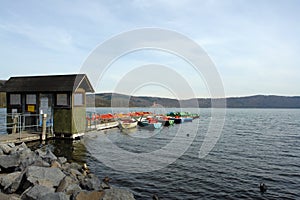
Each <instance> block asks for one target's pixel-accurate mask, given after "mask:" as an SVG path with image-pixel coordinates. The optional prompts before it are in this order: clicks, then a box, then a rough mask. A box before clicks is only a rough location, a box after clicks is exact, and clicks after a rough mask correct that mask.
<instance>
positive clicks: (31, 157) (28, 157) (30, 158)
mask: <svg viewBox="0 0 300 200" xmlns="http://www.w3.org/2000/svg"><path fill="white" fill-rule="evenodd" d="M19 156H20V158H19V159H20V165H19V167H20V169H21V170H24V169H26V168H27V167H28V166H30V165H32V164H33V163H35V161H36V160H37V158H38V157H37V156H36V154H35V153H34V152H32V151H31V150H30V149H24V150H22V151H20V152H19Z"/></svg>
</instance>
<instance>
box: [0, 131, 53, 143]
mask: <svg viewBox="0 0 300 200" xmlns="http://www.w3.org/2000/svg"><path fill="white" fill-rule="evenodd" d="M51 137H52V136H49V135H47V138H51ZM40 139H41V133H29V132H22V133H21V134H19V133H14V134H4V135H0V143H22V142H31V141H36V140H40Z"/></svg>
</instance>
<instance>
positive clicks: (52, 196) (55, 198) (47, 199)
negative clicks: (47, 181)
mask: <svg viewBox="0 0 300 200" xmlns="http://www.w3.org/2000/svg"><path fill="white" fill-rule="evenodd" d="M69 199H70V197H69V196H67V195H66V194H65V193H62V192H56V193H54V192H53V193H48V194H45V195H42V196H40V197H39V198H38V200H69Z"/></svg>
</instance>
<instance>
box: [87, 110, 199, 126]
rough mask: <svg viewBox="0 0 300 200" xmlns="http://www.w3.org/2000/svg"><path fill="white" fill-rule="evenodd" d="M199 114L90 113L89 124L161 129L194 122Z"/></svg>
mask: <svg viewBox="0 0 300 200" xmlns="http://www.w3.org/2000/svg"><path fill="white" fill-rule="evenodd" d="M199 117H200V116H199V114H194V113H188V112H170V113H168V114H166V115H162V114H161V115H156V114H153V113H151V112H130V113H126V114H124V113H117V114H111V113H106V114H97V113H88V115H87V118H86V119H87V121H88V126H89V125H90V126H92V124H94V126H95V127H96V129H97V130H103V129H106V128H114V127H119V128H120V129H121V130H126V129H133V128H135V127H137V126H139V127H141V128H146V129H152V130H155V129H160V128H161V127H163V126H172V125H174V124H181V123H184V122H192V121H193V119H196V118H199Z"/></svg>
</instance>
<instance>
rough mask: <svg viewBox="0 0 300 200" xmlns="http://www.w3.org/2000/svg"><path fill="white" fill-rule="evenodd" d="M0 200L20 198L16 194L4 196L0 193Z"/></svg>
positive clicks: (16, 199) (17, 199)
mask: <svg viewBox="0 0 300 200" xmlns="http://www.w3.org/2000/svg"><path fill="white" fill-rule="evenodd" d="M0 199H1V200H20V197H19V196H18V195H16V194H10V195H8V194H4V193H1V192H0Z"/></svg>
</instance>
